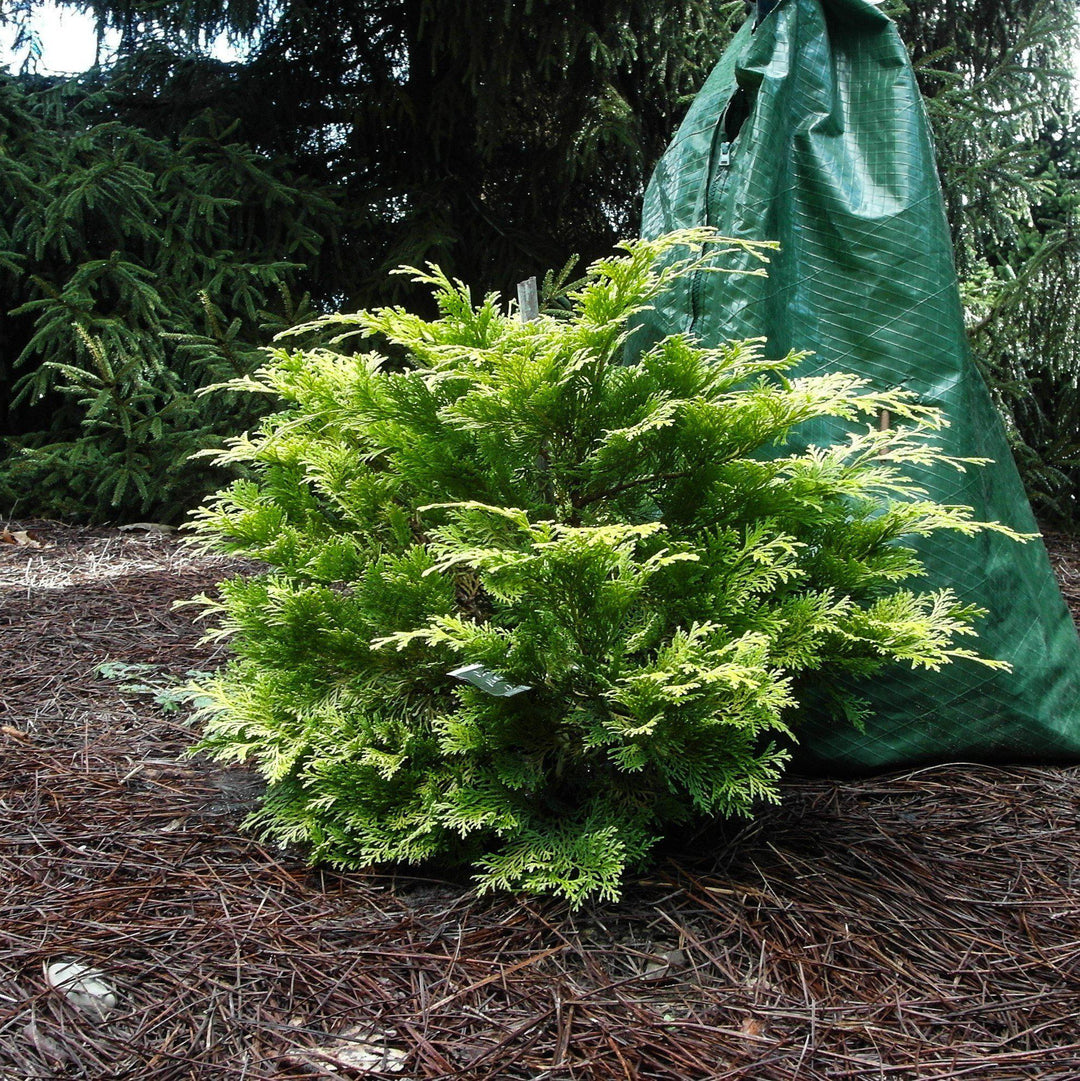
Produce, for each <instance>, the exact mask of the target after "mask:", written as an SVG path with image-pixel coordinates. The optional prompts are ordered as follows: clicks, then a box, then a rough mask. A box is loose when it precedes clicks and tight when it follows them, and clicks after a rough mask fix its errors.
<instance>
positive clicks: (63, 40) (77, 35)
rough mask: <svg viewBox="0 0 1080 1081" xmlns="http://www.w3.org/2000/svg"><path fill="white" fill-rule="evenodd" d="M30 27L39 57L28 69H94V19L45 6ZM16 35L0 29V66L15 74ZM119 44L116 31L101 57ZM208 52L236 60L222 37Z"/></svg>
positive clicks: (20, 60) (22, 53) (23, 56)
mask: <svg viewBox="0 0 1080 1081" xmlns="http://www.w3.org/2000/svg"><path fill="white" fill-rule="evenodd" d="M31 25H32V27H33V30H34V32H35V33H36V35H37V37H38V39H39V40H40V43H41V56H40V57H39V58H38V62H37V65H36V68H34V67H32V68H31V70H36V71H38V72H39V73H40V74H42V75H76V74H78V73H79V72H82V71H86V69H87V68H89V67H92V66H93V64H94V61H95V59H96V57H97V34H96V32H95V30H94V19H93V16H91V15H89V14H87V13H86V12H83V11H75V10H74V9H73V8H65V7H62V6H61V5H59V4H56V3H44V4H42V5H41V6H40V7H38V8H37V9H36V10H35V12H34V16H33V21H32V24H31ZM16 33H17V29H16V27H15V26H12V25H8V26H4V27H0V65H3V64H6V65H7V66H8V67H9V68H10V69H11V71H13V72H18V71H19V70H20V69H21V68H22V65H23V64H24V62H25V61H26V60H27V57H28V48H27V46H23V47H22V48H20V49H19V50H18V52H13V51H12V49H13V45H14V43H15V36H16ZM119 41H120V35H119V33H117V32H116V31H111V32H110V33H108V34H107V35H106V38H105V42H104V48H103V58H104V57H107V56H108V53H109V51H110V49H114V48H115V47H116V46H117V44H118V43H119ZM210 52H211V55H212V56H215V57H217V58H218V59H219V60H235V59H237V58H238V53H237V51H236V50H235V49H231V48H230V47H229V45H228V43H227V42H226V40H225V39H224V37H223V38H221V40H220V41H218V42H216V43H215V44H214V47H213V48H212V49H211V50H210Z"/></svg>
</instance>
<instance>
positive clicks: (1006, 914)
mask: <svg viewBox="0 0 1080 1081" xmlns="http://www.w3.org/2000/svg"><path fill="white" fill-rule="evenodd" d="M11 528H12V530H16V529H19V528H25V523H24V524H23V525H22V526H16V525H12V526H11ZM36 536H38V538H39V539H40V540H43V541H45V542H47V543H48V544H50V545H51V546H50V547H44V548H40V549H35V548H31V547H28V546H26V545H13V544H4V545H0V628H2V638H0V642H2V646H3V665H2V668H0V686H2V693H0V725H2V726H3V730H2V733H0V815H2V819H0V1081H29V1079H32V1078H35V1079H36V1078H50V1079H52V1078H94V1079H103V1078H133V1079H134V1078H138V1079H155V1081H165V1079H174V1078H175V1079H180V1078H215V1079H216V1078H221V1079H241V1078H243V1079H251V1081H254V1079H260V1078H300V1077H307V1078H316V1077H319V1078H330V1077H349V1076H372V1077H377V1076H383V1077H396V1078H450V1077H454V1078H467V1079H485V1078H490V1079H496V1078H498V1079H503V1078H506V1079H516V1078H529V1079H533V1081H540V1079H547V1078H551V1079H555V1078H565V1079H571V1078H581V1079H586V1078H588V1079H594V1078H597V1079H598V1078H604V1079H607V1078H621V1079H636V1078H671V1079H676V1078H678V1079H684V1078H686V1079H696V1078H710V1079H722V1078H723V1079H736V1078H739V1079H746V1081H774V1079H775V1081H795V1079H796V1078H797V1079H800V1081H817V1079H825V1078H828V1079H855V1078H858V1079H860V1081H862V1079H873V1078H882V1079H888V1081H908V1079H916V1078H917V1079H933V1081H946V1079H948V1081H959V1079H964V1081H1013V1079H1019V1078H1038V1079H1040V1081H1076V1079H1077V1078H1080V845H1078V843H1077V825H1078V800H1077V794H1078V790H1080V786H1078V780H1080V773H1078V771H1077V770H1076V769H1065V768H1030V767H1025V768H1020V767H1015V768H991V767H987V766H969V765H951V766H937V767H933V768H928V769H921V770H917V771H914V772H907V773H901V774H895V775H891V776H884V777H875V778H872V779H869V780H861V781H847V782H834V781H827V780H813V781H793V782H792V783H790V784H789V785H788V786H787V788H786V794H785V798H784V802H783V805H782V806H781V807H780V808H778V809H776V810H771V811H766V812H765V813H763V814H762V816H761V817H760V818H759V819H758V820H757V821H756V822H755V823H754V824H753V825H750V826H745V827H742V828H741V831H740V829H738V828H732V827H728V829H727V831H726V833H725V832H724V831H714V832H713V833H711V834H703V835H699V836H697V837H695V838H692V839H691V840H689V841H685V840H684V842H683V848H682V849H681V850H680V849H679V848H677V847H674V848H671V849H670V850H669V851H668V852H667V853H666V855H665V856H664V857H663V859H662V861H661V862H660V864H659V866H658V868H657V869H656V871H655V872H654V873H653V874H651V875H650V876H649V878H648V879H646V880H642V881H634V882H631V883H630V884H629V886H628V888H627V890H626V894H625V897H624V899H623V901H622V902H621V903H619V904H617V905H608V904H604V905H596V906H594V907H592V908H589V909H586V910H583V911H581V912H579V913H576V914H571V913H569V912H568V911H567V909H566V907H565V906H564V905H562V904H559V903H553V902H549V901H543V900H535V899H534V900H526V899H522V898H519V897H512V896H501V897H495V898H483V899H478V898H477V897H476V896H474V895H473V893H471V892H470V890H469V888H468V884H467V883H466V882H446V881H439V880H435V879H432V878H428V877H424V876H420V875H411V874H408V873H404V872H403V873H398V874H396V875H395V874H393V873H392V871H390V870H385V871H383V872H381V873H367V874H348V875H340V874H334V873H329V872H320V871H311V870H309V869H307V868H305V866H304V864H303V862H302V861H301V859H300V858H299V856H298V855H297V854H289V853H284V852H282V851H279V850H276V849H274V848H272V847H267V846H265V845H263V844H261V843H259V842H258V841H257V840H254V839H252V837H250V836H248V835H247V834H245V833H244V832H243V831H242V830H241V829H240V821H241V819H242V818H243V817H244V814H245V813H246V812H247V810H249V809H250V807H251V806H252V801H253V799H254V798H255V796H256V794H257V791H258V784H257V782H256V781H255V780H253V778H252V777H251V775H250V774H248V773H247V772H245V771H244V770H242V769H232V770H223V769H220V768H217V767H214V766H211V765H208V764H205V763H198V764H196V763H192V762H188V761H181V760H180V754H181V752H182V751H183V749H184V747H185V746H186V745H187V744H188V743H189V742H190V740H191V736H192V733H191V731H190V730H189V727H188V725H187V723H186V722H185V719H184V714H183V713H165V712H163V711H162V710H161V709H160V708H159V707H158V706H157V705H156V704H155V703H154V701H153V698H152V696H151V695H149V694H147V693H127V692H123V691H121V690H120V689H119V687H120V684H119V682H118V681H117V680H115V679H114V680H108V679H103V678H100V677H98V676H96V675H95V674H94V670H95V667H96V666H97V665H98V664H99V663H101V662H103V661H108V660H111V661H122V662H125V663H129V664H131V663H140V664H152V665H155V666H158V667H157V668H155V669H154V671H155V672H158V673H172V674H175V675H182V674H183V673H184V672H185V671H187V670H188V669H191V668H199V669H204V670H205V669H210V668H213V667H214V666H216V665H217V664H219V663H220V662H221V660H222V654H221V653H220V652H215V651H212V650H208V649H207V648H205V647H202V646H199V645H198V644H197V640H198V633H197V631H196V630H194V629H193V627H192V624H191V615H190V610H188V609H183V610H180V611H173V610H172V609H171V608H170V604H171V602H172V601H173V600H174V599H175V598H181V597H188V596H191V595H192V594H194V593H196V592H198V591H200V590H203V589H206V588H208V587H210V586H211V585H212V583H213V582H214V581H215V580H216V579H218V578H219V577H220V576H222V574H223V572H225V571H226V569H227V565H226V564H225V563H224V561H220V560H217V561H215V560H213V559H207V558H203V557H195V556H193V555H191V554H190V553H186V552H185V551H184V550H183V549H182V548H180V547H179V546H178V544H177V543H176V542H175V541H174V540H172V539H169V538H165V537H161V536H155V535H146V534H136V533H120V532H117V531H112V530H81V529H69V528H64V527H60V526H56V525H52V524H47V523H46V524H44V525H42V524H39V532H38V533H37V534H36ZM1051 549H1052V555H1053V560H1054V563H1055V566H1056V567H1057V569H1058V571H1059V574H1060V576H1061V579H1062V581H1063V583H1064V585H1065V588H1066V592H1067V593H1068V595H1069V597H1070V599H1071V601H1072V602H1073V603H1074V605H1075V604H1076V602H1077V601H1080V546H1078V545H1077V543H1076V542H1075V541H1069V540H1067V539H1065V538H1051ZM56 960H75V961H79V962H81V963H83V964H86V965H89V966H91V967H92V968H95V969H98V970H100V972H101V973H103V974H104V976H105V978H106V979H107V980H108V981H110V983H111V984H112V986H113V987H114V988H115V990H116V992H117V995H118V1002H117V1006H116V1008H115V1009H114V1010H113V1011H112V1012H110V1013H107V1014H106V1015H105V1016H100V1015H98V1014H96V1013H92V1012H86V1011H81V1010H79V1009H78V1008H76V1007H74V1006H72V1005H71V1004H70V1003H69V1002H68V1001H67V1000H66V999H64V998H63V997H62V995H61V994H60V993H58V992H57V991H55V990H50V989H49V987H48V985H47V984H46V982H45V980H44V977H43V967H42V966H43V963H47V962H52V961H56ZM335 1038H337V1039H335ZM350 1062H351V1063H353V1064H354V1065H351V1066H350V1065H348V1064H349V1063H350ZM365 1067H366V1068H367V1070H368V1072H367V1073H365V1072H364V1069H365Z"/></svg>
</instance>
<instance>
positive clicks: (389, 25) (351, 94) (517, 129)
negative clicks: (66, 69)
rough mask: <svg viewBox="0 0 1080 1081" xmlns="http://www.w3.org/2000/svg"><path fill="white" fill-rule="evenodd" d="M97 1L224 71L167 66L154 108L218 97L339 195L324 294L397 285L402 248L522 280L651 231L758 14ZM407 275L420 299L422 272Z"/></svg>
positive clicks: (460, 4)
mask: <svg viewBox="0 0 1080 1081" xmlns="http://www.w3.org/2000/svg"><path fill="white" fill-rule="evenodd" d="M86 6H87V7H89V8H91V9H92V10H94V11H95V12H97V13H98V14H99V16H100V17H101V18H102V19H104V20H105V22H106V23H107V24H108V25H111V26H113V27H117V28H119V29H121V30H124V31H125V34H126V35H127V37H128V39H129V41H130V45H129V49H130V58H131V61H132V62H133V63H134V64H135V65H136V66H142V65H143V64H145V63H147V62H148V61H147V60H146V57H147V55H149V56H151V57H154V58H156V59H154V61H153V62H154V63H158V62H160V60H161V57H162V54H163V50H171V51H173V52H174V53H176V54H178V55H185V61H184V63H185V64H188V65H190V66H192V67H193V69H195V70H197V69H199V67H200V65H202V66H203V67H205V68H207V75H208V79H207V80H206V81H201V80H192V79H191V78H189V77H188V76H186V75H185V76H184V77H183V78H178V77H170V78H168V79H165V80H158V85H159V89H160V93H159V94H158V95H157V98H156V100H155V102H154V104H153V105H152V106H150V108H149V111H150V112H153V111H155V110H157V111H161V110H166V111H167V110H168V109H170V108H173V107H174V106H175V107H176V108H179V109H181V110H183V108H185V102H187V101H188V100H189V99H190V98H192V97H195V98H200V97H201V98H203V100H205V97H206V95H208V94H209V95H211V96H214V97H215V105H216V107H218V108H220V109H221V110H222V111H223V112H225V113H226V114H228V115H231V116H235V117H237V118H238V119H239V120H240V122H241V128H240V132H241V134H242V136H243V138H245V139H247V140H249V141H251V142H252V144H253V145H255V146H257V147H259V148H260V149H262V150H264V151H266V152H268V153H273V154H284V155H286V156H287V157H288V158H289V159H290V160H291V161H293V162H295V163H296V165H297V168H299V169H300V170H301V171H302V172H303V173H305V174H307V175H310V176H314V177H319V178H320V179H325V180H327V181H328V182H330V183H332V184H333V185H334V187H335V189H336V190H337V191H338V192H340V193H341V195H342V197H343V202H344V206H345V208H346V210H347V217H346V221H345V223H344V225H343V232H342V239H343V246H342V249H341V250H342V251H343V252H345V253H346V254H347V258H345V259H344V260H342V261H340V262H334V261H330V260H325V261H323V262H321V263H320V264H319V265H318V266H317V267H316V268H315V270H316V273H317V275H318V280H319V282H320V285H318V286H316V288H315V293H316V295H317V296H319V295H321V296H323V297H326V298H331V297H332V298H335V304H336V305H338V306H340V304H341V302H342V299H344V304H345V306H348V307H353V306H360V305H370V304H374V303H383V302H385V301H386V300H388V299H390V297H389V296H388V282H390V279H389V277H388V275H389V272H390V271H391V270H392V268H394V267H395V266H398V265H399V264H401V263H421V262H423V261H424V260H433V261H437V262H438V263H439V264H440V265H442V266H443V267H445V268H446V269H447V271H448V272H449V273H453V274H456V275H458V276H460V277H462V278H464V279H465V280H467V281H471V282H474V283H476V284H477V285H478V286H480V287H483V288H500V289H506V288H507V287H508V286H510V285H512V284H513V283H514V282H516V281H519V280H520V279H522V278H524V277H526V276H528V275H529V274H533V273H535V272H536V271H537V269H538V268H541V267H544V266H551V265H559V264H561V263H562V262H563V261H564V260H565V258H566V256H567V254H568V253H569V252H571V251H577V252H581V253H583V255H584V257H585V258H586V259H587V260H588V259H591V258H593V257H598V256H600V255H603V254H606V253H608V252H609V251H610V250H611V247H612V245H613V244H614V243H615V241H616V240H617V239H618V238H619V237H620V236H627V235H635V234H636V233H637V232H638V228H637V226H638V214H639V213H640V200H641V194H642V192H643V191H644V185H645V182H646V180H647V179H648V174H649V172H650V170H651V168H652V164H653V162H655V160H656V159H657V158H658V157H659V155H660V153H661V152H662V151H663V148H664V146H665V144H666V143H667V140H668V139H669V138H670V136H671V133H672V132H673V131H674V129H675V126H676V124H677V121H678V117H679V115H680V114H681V111H682V108H683V106H684V103H685V101H684V99H685V97H686V96H687V95H689V94H691V93H693V92H694V91H695V90H696V88H697V87H698V86H699V85H700V83H701V81H702V80H703V79H704V77H705V75H706V74H707V72H708V70H709V67H710V66H711V64H712V62H713V61H714V59H715V58H716V57H717V56H719V54H720V51H721V50H722V48H723V46H724V44H725V43H726V41H727V39H728V35H729V26H730V23H731V20H732V19H733V18H734V17H737V16H740V15H741V13H742V10H743V5H742V3H741V0H720V2H719V3H714V2H712V0H679V2H677V3H664V4H656V3H653V2H652V0H603V2H597V0H536V2H535V3H530V4H527V5H522V4H520V3H516V2H514V0H499V2H496V3H491V2H481V0H457V2H453V3H445V2H443V3H434V2H432V0H396V2H393V3H390V2H387V0H360V2H356V0H328V2H325V3H319V4H310V3H299V2H291V0H286V2H284V3H280V4H263V3H256V2H247V0H245V2H239V3H237V2H232V0H229V2H223V0H208V2H205V3H199V4H188V3H184V4H163V3H158V2H150V3H138V2H133V3H128V2H126V0H125V2H124V3H114V2H111V0H102V2H98V3H92V4H87V5H86ZM140 22H141V24H142V25H141V28H140V29H139V30H138V32H136V31H135V29H134V27H135V24H137V23H140ZM220 31H228V32H230V33H232V34H233V35H234V36H236V37H237V38H238V39H239V40H243V41H244V42H245V43H246V44H247V46H248V48H249V50H250V52H249V54H248V56H247V59H246V60H245V62H244V63H243V64H239V65H236V66H234V67H233V68H232V69H230V72H229V74H228V77H227V78H224V77H223V76H222V73H221V72H220V71H219V70H218V68H217V67H214V65H209V66H207V65H206V63H205V61H199V60H198V59H197V57H194V56H192V55H191V54H192V53H193V52H196V53H197V52H198V49H199V48H200V47H201V46H202V45H204V44H205V42H206V40H207V39H208V38H209V37H210V36H211V35H213V34H215V33H218V32H220ZM148 41H150V42H151V43H152V47H151V49H150V53H149V54H147V48H148V46H147V42H148ZM140 96H141V95H140ZM144 111H146V110H144ZM140 116H141V113H140ZM393 288H395V290H397V291H398V292H401V291H405V292H408V293H410V294H411V295H412V297H413V298H414V299H417V298H418V297H419V296H422V294H420V293H418V291H417V290H415V289H414V288H412V287H411V286H410V284H409V283H408V282H407V281H406V280H404V279H394V280H393Z"/></svg>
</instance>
